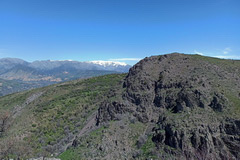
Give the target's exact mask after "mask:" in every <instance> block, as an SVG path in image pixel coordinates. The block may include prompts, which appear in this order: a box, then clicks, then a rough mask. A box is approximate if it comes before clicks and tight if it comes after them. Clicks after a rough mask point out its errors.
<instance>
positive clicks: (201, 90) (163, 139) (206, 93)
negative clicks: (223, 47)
mask: <svg viewBox="0 0 240 160" xmlns="http://www.w3.org/2000/svg"><path fill="white" fill-rule="evenodd" d="M223 61H224V60H219V59H212V58H208V57H201V56H193V55H184V54H178V53H174V54H169V55H163V56H152V57H149V58H145V59H143V60H141V61H140V62H139V63H137V64H136V65H135V66H133V67H132V68H131V69H130V71H129V74H128V75H127V77H126V78H125V80H124V83H123V89H124V92H123V93H122V100H119V101H114V102H104V103H103V104H102V105H101V106H100V108H99V110H98V115H97V124H98V125H101V123H103V122H107V121H110V120H118V118H117V117H121V116H119V115H121V114H125V113H126V112H128V113H131V114H132V115H133V116H135V117H136V118H137V119H138V120H139V121H140V122H142V123H145V124H146V125H147V126H148V124H153V123H154V124H155V125H151V126H154V127H152V128H151V131H150V132H148V133H147V132H146V133H144V134H149V135H151V136H152V141H153V142H154V144H155V149H156V151H157V153H155V154H156V156H158V157H159V158H160V157H163V156H162V155H165V154H170V155H173V156H175V158H176V157H182V158H183V159H240V154H239V150H240V138H239V136H240V120H239V117H238V116H239V110H237V109H236V108H239V107H240V103H239V102H240V100H239V90H240V81H239V79H240V73H239V72H236V71H238V70H239V67H240V65H239V61H236V63H237V64H238V65H234V64H233V63H234V62H235V61H230V60H229V61H228V60H225V61H224V62H223ZM221 62H222V63H221ZM236 112H237V113H236ZM117 115H118V116H117Z"/></svg>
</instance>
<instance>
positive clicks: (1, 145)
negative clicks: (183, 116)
mask: <svg viewBox="0 0 240 160" xmlns="http://www.w3.org/2000/svg"><path fill="white" fill-rule="evenodd" d="M13 148H14V140H13V139H12V138H7V139H1V140H0V159H9V157H8V156H9V154H11V153H12V151H13Z"/></svg>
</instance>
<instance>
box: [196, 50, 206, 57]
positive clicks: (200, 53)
mask: <svg viewBox="0 0 240 160" xmlns="http://www.w3.org/2000/svg"><path fill="white" fill-rule="evenodd" d="M194 53H195V54H199V55H201V56H202V55H204V54H203V53H202V52H198V51H196V50H194Z"/></svg>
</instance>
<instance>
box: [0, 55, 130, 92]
mask: <svg viewBox="0 0 240 160" xmlns="http://www.w3.org/2000/svg"><path fill="white" fill-rule="evenodd" d="M129 68H130V65H127V64H124V63H119V62H108V61H105V62H104V61H101V63H98V62H97V61H96V62H78V61H69V60H65V61H51V60H46V61H34V62H32V63H30V62H26V61H24V60H21V59H17V58H2V59H0V78H1V79H4V80H6V81H7V80H11V81H15V83H17V82H18V81H20V82H21V83H23V84H24V83H25V86H26V87H25V88H23V90H25V89H30V88H35V87H37V86H45V85H49V84H53V83H57V82H62V81H67V80H73V79H77V78H88V77H92V76H97V75H104V74H109V73H118V72H119V73H123V72H128V69H129ZM27 86H28V87H27ZM19 88H20V87H18V90H16V91H21V90H19ZM0 92H1V94H2V95H5V94H8V93H13V92H15V91H14V88H13V89H12V90H11V92H6V90H0Z"/></svg>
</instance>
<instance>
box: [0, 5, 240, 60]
mask: <svg viewBox="0 0 240 160" xmlns="http://www.w3.org/2000/svg"><path fill="white" fill-rule="evenodd" d="M239 8H240V1H239V0H0V58H1V57H17V58H21V59H24V60H27V61H34V60H46V59H51V60H64V59H72V60H78V61H90V60H116V61H122V62H127V63H129V64H134V63H136V62H137V60H139V59H141V58H144V57H147V56H151V55H159V54H166V53H172V52H180V53H187V54H194V53H196V54H203V55H206V56H215V57H216V56H218V57H220V58H231V59H240V9H239Z"/></svg>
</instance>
